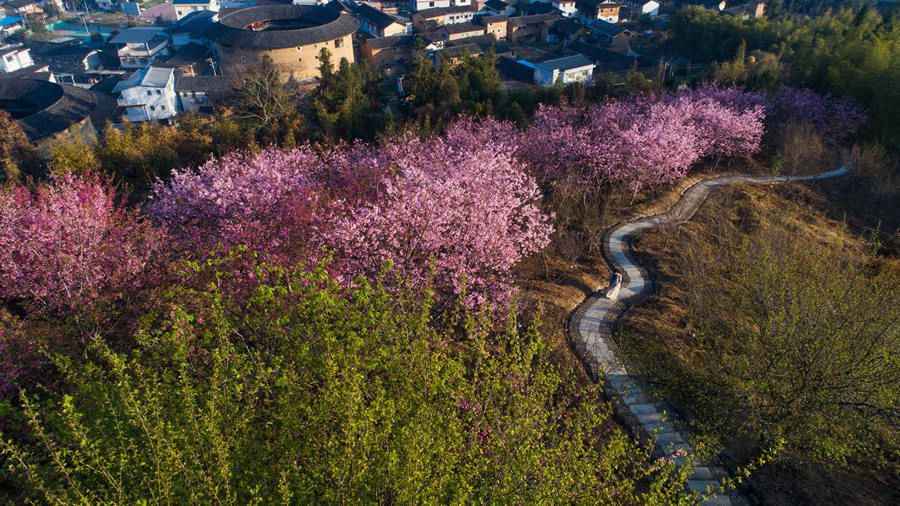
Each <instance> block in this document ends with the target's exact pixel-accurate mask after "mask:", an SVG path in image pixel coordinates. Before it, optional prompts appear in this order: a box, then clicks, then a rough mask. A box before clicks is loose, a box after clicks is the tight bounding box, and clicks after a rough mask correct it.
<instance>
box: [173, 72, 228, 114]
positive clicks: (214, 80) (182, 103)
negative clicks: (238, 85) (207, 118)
mask: <svg viewBox="0 0 900 506" xmlns="http://www.w3.org/2000/svg"><path fill="white" fill-rule="evenodd" d="M230 91H231V82H230V81H229V80H228V78H227V77H222V76H180V77H178V78H177V79H176V80H175V93H176V94H177V96H178V105H179V110H181V111H184V112H200V113H212V112H213V111H212V108H213V107H214V106H215V105H217V104H219V103H222V101H224V100H225V99H226V98H227V97H228V93H229V92H230Z"/></svg>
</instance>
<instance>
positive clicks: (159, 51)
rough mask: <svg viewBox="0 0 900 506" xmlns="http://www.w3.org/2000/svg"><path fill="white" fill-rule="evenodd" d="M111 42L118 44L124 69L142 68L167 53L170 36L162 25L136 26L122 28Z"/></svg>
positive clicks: (118, 52)
mask: <svg viewBox="0 0 900 506" xmlns="http://www.w3.org/2000/svg"><path fill="white" fill-rule="evenodd" d="M109 43H110V44H113V45H115V46H118V50H117V54H118V56H119V62H120V63H121V65H122V68H123V69H142V68H144V67H146V66H147V65H150V64H151V63H153V60H155V59H156V58H157V57H159V56H161V55H163V54H165V51H166V49H167V48H168V47H169V36H168V35H167V34H166V31H165V28H163V27H161V26H136V27H133V28H126V29H125V30H122V32H121V33H119V34H118V35H116V36H115V37H113V38H112V39H110V41H109Z"/></svg>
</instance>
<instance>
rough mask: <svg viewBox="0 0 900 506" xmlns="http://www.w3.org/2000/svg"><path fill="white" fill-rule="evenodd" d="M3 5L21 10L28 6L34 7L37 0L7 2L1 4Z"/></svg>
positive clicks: (9, 0)
mask: <svg viewBox="0 0 900 506" xmlns="http://www.w3.org/2000/svg"><path fill="white" fill-rule="evenodd" d="M2 3H3V5H9V6H10V7H13V8H15V9H21V8H22V7H28V6H29V5H34V4H36V3H37V0H8V1H6V2H2Z"/></svg>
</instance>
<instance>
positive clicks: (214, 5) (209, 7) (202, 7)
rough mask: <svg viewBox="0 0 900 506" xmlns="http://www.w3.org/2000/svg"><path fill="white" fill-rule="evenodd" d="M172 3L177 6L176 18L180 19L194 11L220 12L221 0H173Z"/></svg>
mask: <svg viewBox="0 0 900 506" xmlns="http://www.w3.org/2000/svg"><path fill="white" fill-rule="evenodd" d="M172 5H173V6H174V7H175V19H176V20H180V19H181V18H183V17H185V16H187V15H188V14H190V13H192V12H200V11H212V12H219V0H207V1H203V0H173V1H172Z"/></svg>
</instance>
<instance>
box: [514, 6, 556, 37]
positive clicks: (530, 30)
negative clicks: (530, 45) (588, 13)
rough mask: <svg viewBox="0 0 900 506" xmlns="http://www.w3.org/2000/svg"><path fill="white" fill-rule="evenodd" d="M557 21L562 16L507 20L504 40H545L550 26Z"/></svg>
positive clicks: (524, 17) (543, 15)
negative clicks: (530, 38)
mask: <svg viewBox="0 0 900 506" xmlns="http://www.w3.org/2000/svg"><path fill="white" fill-rule="evenodd" d="M559 19H562V15H561V14H559V13H553V14H538V15H535V16H516V17H512V18H509V21H508V23H507V31H506V38H508V39H509V40H511V41H513V42H515V41H518V40H520V39H524V38H529V37H532V38H534V39H535V40H546V39H547V34H548V33H549V29H550V26H552V25H553V23H555V22H556V21H557V20H559Z"/></svg>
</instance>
